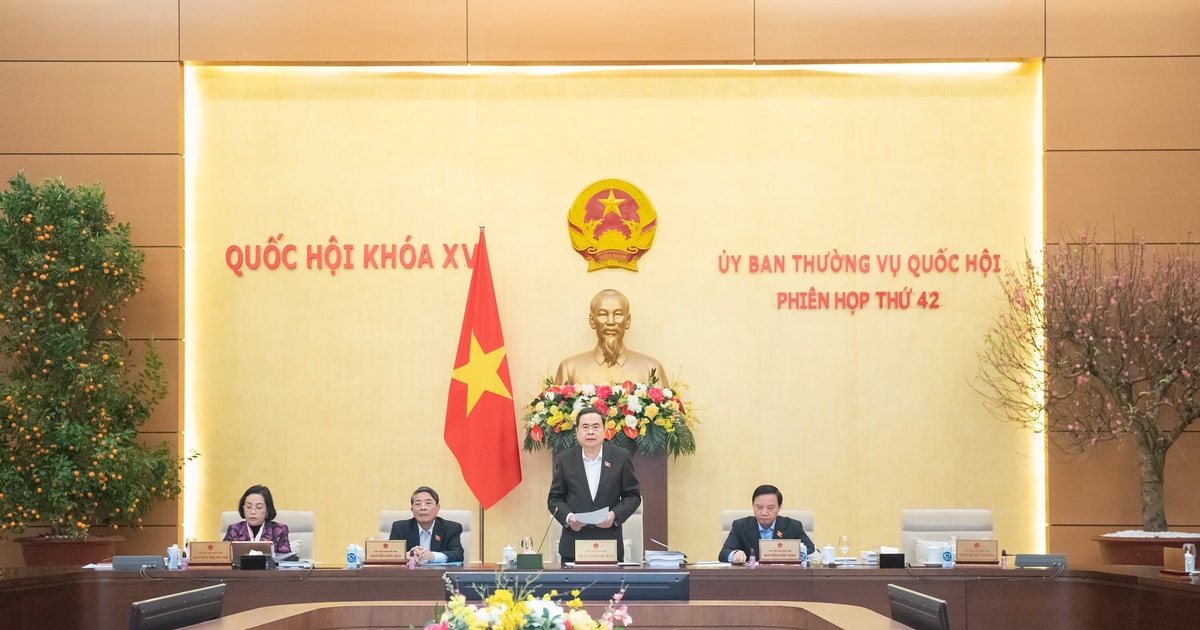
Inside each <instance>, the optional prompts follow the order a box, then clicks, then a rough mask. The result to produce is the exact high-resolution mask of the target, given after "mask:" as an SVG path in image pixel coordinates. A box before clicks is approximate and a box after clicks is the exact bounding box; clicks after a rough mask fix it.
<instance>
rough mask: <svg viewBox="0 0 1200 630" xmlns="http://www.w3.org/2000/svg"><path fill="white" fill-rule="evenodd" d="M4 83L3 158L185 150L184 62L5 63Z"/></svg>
mask: <svg viewBox="0 0 1200 630" xmlns="http://www.w3.org/2000/svg"><path fill="white" fill-rule="evenodd" d="M0 85H2V86H4V89H2V90H0V112H4V115H3V116H0V153H168V154H178V153H180V149H181V147H182V130H183V125H182V117H181V113H182V109H181V97H182V68H181V67H180V65H179V64H178V63H176V62H129V63H116V62H78V63H72V62H0Z"/></svg>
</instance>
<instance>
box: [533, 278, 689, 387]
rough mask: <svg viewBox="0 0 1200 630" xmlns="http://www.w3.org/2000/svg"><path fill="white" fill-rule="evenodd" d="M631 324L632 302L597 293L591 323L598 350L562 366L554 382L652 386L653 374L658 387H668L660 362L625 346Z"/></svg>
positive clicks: (617, 295) (614, 294)
mask: <svg viewBox="0 0 1200 630" xmlns="http://www.w3.org/2000/svg"><path fill="white" fill-rule="evenodd" d="M630 321H631V320H630V316H629V300H628V299H626V298H625V296H624V295H622V294H621V292H620V291H617V290H615V289H605V290H603V291H601V292H599V293H597V294H596V297H593V298H592V304H591V313H590V314H589V315H588V324H590V325H591V327H592V330H595V331H596V347H595V348H592V349H591V350H589V351H587V352H581V353H579V354H576V355H574V356H571V357H567V358H566V359H564V360H563V362H562V363H559V364H558V372H557V373H556V374H555V376H554V382H556V383H560V384H568V383H592V384H607V383H620V382H623V381H627V380H628V381H633V382H635V383H648V382H650V374H651V372H652V371H653V373H654V376H655V377H656V379H657V381H656V382H657V385H658V386H659V387H668V386H669V385H670V383H669V382H668V381H667V372H666V370H664V369H663V366H662V363H659V361H658V359H655V358H654V357H651V356H648V355H645V354H642V353H640V352H635V351H633V350H630V349H629V348H627V347H625V331H626V330H629V324H630Z"/></svg>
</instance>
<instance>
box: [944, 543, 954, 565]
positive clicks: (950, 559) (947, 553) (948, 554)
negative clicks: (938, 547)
mask: <svg viewBox="0 0 1200 630" xmlns="http://www.w3.org/2000/svg"><path fill="white" fill-rule="evenodd" d="M942 568H943V569H953V568H954V552H953V551H951V549H950V545H942Z"/></svg>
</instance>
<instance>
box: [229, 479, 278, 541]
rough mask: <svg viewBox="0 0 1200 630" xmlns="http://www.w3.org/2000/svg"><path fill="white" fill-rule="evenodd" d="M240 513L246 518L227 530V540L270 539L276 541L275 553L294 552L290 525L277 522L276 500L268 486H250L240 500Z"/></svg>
mask: <svg viewBox="0 0 1200 630" xmlns="http://www.w3.org/2000/svg"><path fill="white" fill-rule="evenodd" d="M238 514H239V515H241V517H242V518H244V519H246V520H244V521H240V522H237V523H234V524H233V525H230V526H229V529H228V530H226V531H225V540H269V541H271V542H273V543H275V555H276V556H281V555H287V554H289V553H291V552H292V544H291V542H290V541H289V540H288V526H287V525H284V524H283V523H276V522H275V514H276V513H275V501H274V500H273V499H272V498H271V490H270V488H267V487H266V486H257V485H256V486H250V487H249V488H246V491H245V492H243V493H242V499H241V501H239V502H238Z"/></svg>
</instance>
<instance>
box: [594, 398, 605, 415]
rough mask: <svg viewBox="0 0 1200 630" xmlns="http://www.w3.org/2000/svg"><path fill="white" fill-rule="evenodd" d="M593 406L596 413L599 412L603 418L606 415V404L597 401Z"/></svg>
mask: <svg viewBox="0 0 1200 630" xmlns="http://www.w3.org/2000/svg"><path fill="white" fill-rule="evenodd" d="M593 406H594V407H595V408H596V411H599V412H600V413H601V414H603V415H605V416H607V415H608V404H607V403H605V402H604V401H603V400H597V401H596V403H595V404H594V405H593Z"/></svg>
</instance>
